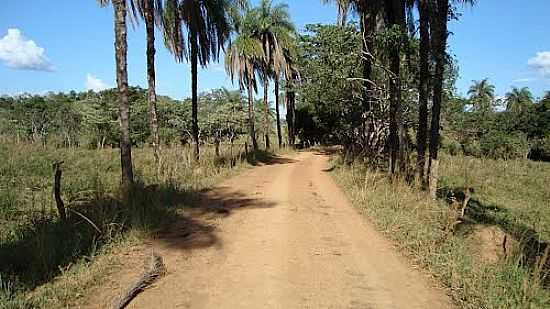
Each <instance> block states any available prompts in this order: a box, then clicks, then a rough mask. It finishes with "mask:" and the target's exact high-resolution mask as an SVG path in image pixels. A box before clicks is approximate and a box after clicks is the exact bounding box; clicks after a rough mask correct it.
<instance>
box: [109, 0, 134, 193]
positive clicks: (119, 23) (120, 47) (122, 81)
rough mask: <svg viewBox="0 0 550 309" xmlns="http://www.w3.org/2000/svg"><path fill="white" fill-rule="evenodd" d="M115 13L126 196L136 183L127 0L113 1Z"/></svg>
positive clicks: (121, 141)
mask: <svg viewBox="0 0 550 309" xmlns="http://www.w3.org/2000/svg"><path fill="white" fill-rule="evenodd" d="M113 7H114V11H115V12H114V13H115V51H116V52H115V58H116V79H117V86H118V92H119V98H118V100H119V104H118V108H119V122H120V163H121V167H122V186H123V188H124V191H125V194H126V197H128V195H127V194H128V193H129V190H130V189H131V188H132V186H133V183H134V173H133V170H132V143H131V141H130V104H129V102H128V70H127V52H128V42H127V41H126V37H127V33H126V31H127V29H126V12H127V7H126V1H125V0H114V1H113Z"/></svg>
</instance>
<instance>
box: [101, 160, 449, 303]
mask: <svg viewBox="0 0 550 309" xmlns="http://www.w3.org/2000/svg"><path fill="white" fill-rule="evenodd" d="M328 167H329V166H328V157H327V156H325V155H322V154H316V153H313V152H303V153H299V154H297V155H294V156H291V157H288V158H287V157H285V158H279V159H277V160H275V161H274V162H273V163H272V164H269V165H265V166H261V167H257V168H253V169H250V170H248V171H246V172H245V173H243V174H241V175H239V176H238V177H236V178H233V179H230V180H227V181H226V182H224V183H223V184H222V185H221V186H220V187H218V188H215V189H213V190H210V191H209V192H207V193H205V194H204V196H203V198H202V200H201V202H200V204H201V205H202V206H205V207H207V208H208V210H209V211H206V212H204V213H203V215H201V216H199V217H198V218H197V217H195V218H194V219H186V220H182V223H181V224H180V226H179V228H175V229H174V230H172V231H170V232H169V233H167V234H165V235H162V236H161V237H159V239H157V240H155V241H153V242H152V244H151V246H153V247H154V248H155V250H156V251H157V252H159V253H160V254H161V255H162V256H163V257H164V260H165V263H166V265H167V268H168V274H167V276H166V277H164V278H163V279H162V280H161V281H159V282H158V283H157V284H156V285H155V286H154V287H152V288H151V289H148V290H146V291H145V292H144V293H142V294H140V295H139V296H138V297H137V298H136V299H135V300H134V301H133V302H132V304H131V305H130V306H129V307H130V308H430V309H436V308H449V307H451V305H450V301H449V299H448V298H447V296H446V295H445V294H444V292H443V291H442V290H440V289H437V288H436V287H434V285H433V282H432V281H431V280H430V279H429V278H428V277H427V276H426V275H424V274H422V273H421V272H419V271H417V270H415V269H414V268H413V267H412V266H411V265H410V263H408V261H407V260H406V259H405V258H403V257H401V256H400V255H399V254H397V253H396V252H395V249H394V248H393V247H392V245H391V244H390V243H389V242H388V241H386V240H385V239H383V238H382V237H381V236H380V235H379V234H378V233H377V232H376V231H374V229H373V228H372V227H371V225H370V223H368V221H366V220H365V219H364V218H362V217H361V215H359V214H358V213H357V212H356V211H355V210H354V209H353V208H352V206H350V204H349V202H348V201H347V200H346V198H345V196H344V194H343V193H342V192H341V191H340V189H339V188H338V187H337V186H336V185H335V183H334V182H333V181H332V179H331V178H330V175H328V173H327V172H326V169H327V168H328ZM190 226H191V228H189V227H190ZM132 257H133V259H134V260H138V261H140V262H141V259H140V257H139V256H132ZM129 264H131V261H129ZM133 265H134V266H139V265H137V262H134V264H133ZM130 268H131V267H130ZM130 268H128V269H130ZM138 269H139V267H138ZM135 275H136V273H132V272H129V271H127V272H126V273H124V272H123V273H121V274H119V275H118V278H115V279H113V281H112V282H110V283H109V285H107V288H106V289H105V291H103V292H98V293H96V296H95V297H96V300H92V302H91V304H92V307H93V306H95V305H97V306H98V307H104V306H105V304H106V302H108V301H109V298H110V297H113V296H114V295H116V294H117V293H119V292H120V291H121V287H123V286H125V285H128V284H129V283H130V282H131V280H132V278H133V277H135Z"/></svg>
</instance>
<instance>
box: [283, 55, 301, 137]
mask: <svg viewBox="0 0 550 309" xmlns="http://www.w3.org/2000/svg"><path fill="white" fill-rule="evenodd" d="M294 59H295V57H294V56H292V54H291V53H288V54H287V61H286V64H287V69H286V70H285V79H286V84H285V87H286V98H285V101H286V122H287V128H288V143H289V144H290V146H291V147H294V145H295V144H296V124H295V122H296V115H295V114H296V92H295V87H296V84H297V83H299V82H300V72H299V71H298V67H297V66H296V64H295V62H294Z"/></svg>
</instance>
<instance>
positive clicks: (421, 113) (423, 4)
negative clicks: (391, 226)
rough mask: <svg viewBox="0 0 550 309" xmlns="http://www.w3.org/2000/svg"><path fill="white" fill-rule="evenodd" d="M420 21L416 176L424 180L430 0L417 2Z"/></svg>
mask: <svg viewBox="0 0 550 309" xmlns="http://www.w3.org/2000/svg"><path fill="white" fill-rule="evenodd" d="M415 2H417V3H416V4H417V7H418V15H419V19H420V26H419V32H420V55H419V56H420V59H419V61H420V72H419V73H420V74H419V81H418V129H417V131H416V144H417V147H416V151H417V159H416V175H417V177H418V178H417V179H418V180H420V181H422V180H423V179H424V167H425V165H426V149H427V142H428V98H429V95H430V89H429V80H430V17H429V13H430V12H429V3H428V0H415Z"/></svg>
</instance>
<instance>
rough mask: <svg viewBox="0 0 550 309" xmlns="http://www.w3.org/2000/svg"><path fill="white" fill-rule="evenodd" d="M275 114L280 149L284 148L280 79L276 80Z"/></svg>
mask: <svg viewBox="0 0 550 309" xmlns="http://www.w3.org/2000/svg"><path fill="white" fill-rule="evenodd" d="M275 112H276V113H277V138H278V141H279V148H281V147H282V146H283V135H282V133H281V115H280V112H279V78H278V77H276V78H275Z"/></svg>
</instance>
